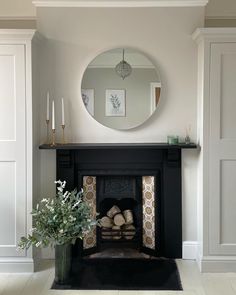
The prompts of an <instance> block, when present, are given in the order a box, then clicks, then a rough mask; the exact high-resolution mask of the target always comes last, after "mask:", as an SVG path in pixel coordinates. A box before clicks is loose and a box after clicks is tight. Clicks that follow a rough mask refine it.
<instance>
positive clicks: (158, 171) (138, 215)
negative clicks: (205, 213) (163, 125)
mask: <svg viewBox="0 0 236 295" xmlns="http://www.w3.org/2000/svg"><path fill="white" fill-rule="evenodd" d="M196 147H197V146H196V145H194V144H188V145H186V144H182V145H181V144H179V145H168V144H154V143H153V144H65V145H57V146H56V147H55V149H56V150H57V179H63V180H66V181H67V189H73V188H75V187H77V188H81V187H84V189H85V199H86V200H87V201H88V202H89V203H90V205H91V206H92V208H93V211H94V214H95V213H96V211H97V212H99V213H100V217H101V218H102V217H105V216H106V217H107V218H110V219H109V220H110V221H108V219H107V218H106V220H107V222H108V223H109V222H110V225H108V226H107V227H106V226H103V227H101V228H99V227H98V228H96V229H95V230H94V231H93V232H91V233H89V234H88V235H87V236H86V237H85V239H84V241H83V243H78V244H76V245H75V247H74V256H76V255H87V254H89V253H94V252H99V251H101V250H102V249H104V248H106V247H108V248H109V247H114V245H116V246H117V247H121V246H122V247H131V248H132V247H133V248H135V249H138V250H140V251H143V252H145V253H149V254H151V255H155V256H161V257H169V258H181V257H182V201H181V199H182V197H181V196H182V193H181V149H183V148H196ZM40 148H41V149H48V148H51V147H50V146H48V145H42V146H40ZM114 206H115V207H117V208H118V209H117V208H116V210H118V211H120V212H116V213H115V214H114V215H112V214H110V217H109V213H110V212H109V211H110V210H111V209H112V208H113V209H112V210H113V211H114ZM127 210H128V211H127ZM127 212H129V214H131V215H132V218H133V221H132V222H131V221H130V220H127V216H126V215H127ZM118 214H120V215H118ZM117 215H118V216H117ZM115 216H116V217H115ZM114 217H115V218H116V220H118V221H114ZM130 218H131V217H130Z"/></svg>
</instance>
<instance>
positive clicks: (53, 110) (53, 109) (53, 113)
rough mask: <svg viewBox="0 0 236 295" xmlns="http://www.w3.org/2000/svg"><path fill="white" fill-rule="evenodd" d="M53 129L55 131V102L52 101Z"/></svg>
mask: <svg viewBox="0 0 236 295" xmlns="http://www.w3.org/2000/svg"><path fill="white" fill-rule="evenodd" d="M52 129H55V106H54V100H53V101H52Z"/></svg>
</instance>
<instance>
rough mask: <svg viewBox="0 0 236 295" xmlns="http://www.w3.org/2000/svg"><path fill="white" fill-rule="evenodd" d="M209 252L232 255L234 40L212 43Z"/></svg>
mask: <svg viewBox="0 0 236 295" xmlns="http://www.w3.org/2000/svg"><path fill="white" fill-rule="evenodd" d="M209 95H210V118H209V119H210V147H209V252H210V254H212V255H236V43H212V44H211V60H210V93H209Z"/></svg>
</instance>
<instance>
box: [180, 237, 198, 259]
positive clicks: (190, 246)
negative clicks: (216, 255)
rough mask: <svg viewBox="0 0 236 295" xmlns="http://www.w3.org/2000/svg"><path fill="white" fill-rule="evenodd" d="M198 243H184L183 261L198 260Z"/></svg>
mask: <svg viewBox="0 0 236 295" xmlns="http://www.w3.org/2000/svg"><path fill="white" fill-rule="evenodd" d="M197 247H198V242H197V241H184V242H183V254H182V257H183V259H186V260H196V259H197Z"/></svg>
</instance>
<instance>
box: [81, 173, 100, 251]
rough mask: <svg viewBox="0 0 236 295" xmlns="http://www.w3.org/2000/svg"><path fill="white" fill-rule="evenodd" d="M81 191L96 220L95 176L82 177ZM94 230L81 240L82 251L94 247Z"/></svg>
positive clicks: (95, 238)
mask: <svg viewBox="0 0 236 295" xmlns="http://www.w3.org/2000/svg"><path fill="white" fill-rule="evenodd" d="M83 189H84V200H85V201H86V202H87V203H88V204H89V205H90V206H91V208H92V212H93V217H94V218H96V211H97V210H96V177H95V176H84V177H83ZM96 243H97V237H96V228H94V230H93V231H92V232H90V233H88V234H87V235H86V236H85V237H84V240H83V247H84V249H90V248H93V247H95V246H96Z"/></svg>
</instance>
